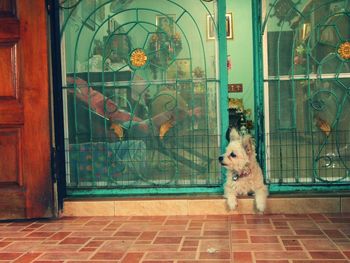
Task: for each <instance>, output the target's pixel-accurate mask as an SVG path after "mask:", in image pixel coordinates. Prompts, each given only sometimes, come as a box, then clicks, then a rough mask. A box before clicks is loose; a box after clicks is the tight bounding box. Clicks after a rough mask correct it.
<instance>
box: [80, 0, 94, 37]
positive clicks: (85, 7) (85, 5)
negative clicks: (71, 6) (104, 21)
mask: <svg viewBox="0 0 350 263" xmlns="http://www.w3.org/2000/svg"><path fill="white" fill-rule="evenodd" d="M81 3H82V4H81V19H82V20H83V23H84V25H85V26H86V27H87V28H89V29H91V30H92V31H94V30H95V26H96V22H95V19H96V14H95V9H96V0H84V1H82V2H81ZM92 13H93V14H92ZM90 14H92V15H91V16H90ZM89 16H90V18H88V17H89ZM87 18H88V19H87Z"/></svg>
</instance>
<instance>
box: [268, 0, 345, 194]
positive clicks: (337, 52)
mask: <svg viewBox="0 0 350 263" xmlns="http://www.w3.org/2000/svg"><path fill="white" fill-rule="evenodd" d="M266 6H267V9H266V10H264V12H265V13H266V16H265V20H264V23H263V29H262V32H264V33H265V34H264V37H265V40H266V42H265V43H266V44H267V45H266V49H265V50H266V52H265V54H264V55H265V61H266V63H265V65H264V70H265V76H266V77H265V79H264V82H265V84H264V85H265V93H264V96H265V115H266V117H265V120H266V122H265V129H266V131H267V133H266V136H265V143H266V173H267V180H268V182H269V183H270V184H271V187H272V188H274V189H277V190H280V189H289V190H290V189H292V188H288V186H295V188H294V189H308V188H303V187H304V186H306V187H307V186H309V189H311V188H314V187H316V189H317V186H319V187H318V189H321V188H322V187H321V185H324V186H329V185H334V186H346V185H349V183H350V151H349V149H350V124H349V123H350V118H349V117H350V115H349V114H348V112H349V110H350V96H349V95H350V94H349V88H350V86H349V84H350V49H348V46H349V45H350V44H348V43H349V39H350V3H349V1H306V2H305V1H292V0H277V1H276V0H274V1H266ZM329 189H331V188H329Z"/></svg>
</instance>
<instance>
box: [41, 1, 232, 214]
mask: <svg viewBox="0 0 350 263" xmlns="http://www.w3.org/2000/svg"><path fill="white" fill-rule="evenodd" d="M48 1H49V2H50V6H51V7H50V10H51V12H50V14H51V21H50V30H51V32H50V36H51V51H52V52H51V59H52V72H51V75H52V87H53V88H52V94H53V98H52V101H53V107H52V111H53V115H54V117H53V121H54V142H55V143H54V148H53V153H52V154H53V158H52V159H53V173H54V178H55V179H56V182H57V192H58V206H59V209H63V206H64V199H65V198H66V197H67V189H66V160H65V150H66V149H65V143H64V114H63V94H62V77H61V75H62V74H61V73H62V70H61V69H62V68H61V36H60V32H61V31H60V21H59V16H60V15H59V4H58V1H57V0H56V1H55V0H48ZM217 8H218V14H219V15H218V21H219V22H218V45H219V47H218V50H220V52H219V64H218V66H219V79H220V83H219V90H220V93H219V97H218V108H219V110H220V130H221V137H220V140H221V143H220V144H221V151H224V149H225V147H226V138H225V132H226V130H227V128H228V111H227V106H228V101H227V98H228V90H227V83H228V76H227V43H226V16H225V14H226V0H224V1H218V3H217ZM224 172H225V171H224V169H222V172H221V175H222V176H224ZM173 190H174V192H173V193H175V194H187V193H188V191H179V190H178V188H175V189H173ZM173 190H172V189H170V192H172V191H173ZM127 192H128V193H127V194H128V195H130V194H131V195H132V194H137V195H139V194H140V191H138V190H136V191H131V190H130V189H128V190H127ZM222 192H223V185H221V186H220V187H216V188H213V187H209V188H208V187H197V189H196V191H193V189H192V190H191V193H208V194H209V193H222ZM118 193H119V194H123V193H124V192H121V191H119V192H118ZM152 193H153V192H152ZM155 193H157V194H158V193H161V192H157V191H156V192H155ZM90 194H91V192H89V191H88V190H87V191H81V195H82V196H86V195H90ZM107 194H109V192H108V193H107ZM143 194H145V193H144V192H143ZM102 195H103V191H102Z"/></svg>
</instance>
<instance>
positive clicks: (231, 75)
mask: <svg viewBox="0 0 350 263" xmlns="http://www.w3.org/2000/svg"><path fill="white" fill-rule="evenodd" d="M226 7H227V12H231V13H232V16H233V35H234V38H233V40H228V41H227V54H228V55H229V56H230V58H231V61H232V69H231V70H229V71H228V83H229V84H231V83H242V84H243V92H242V93H229V97H230V98H238V99H243V105H244V108H245V109H251V110H252V119H253V120H254V111H253V109H254V78H253V32H252V2H251V0H227V4H226Z"/></svg>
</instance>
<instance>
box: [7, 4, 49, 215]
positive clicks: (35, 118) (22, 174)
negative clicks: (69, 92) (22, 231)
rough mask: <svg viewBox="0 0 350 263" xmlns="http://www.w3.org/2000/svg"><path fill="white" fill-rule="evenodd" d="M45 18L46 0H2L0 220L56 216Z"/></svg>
mask: <svg viewBox="0 0 350 263" xmlns="http://www.w3.org/2000/svg"><path fill="white" fill-rule="evenodd" d="M16 3H17V6H16ZM18 18H20V19H18ZM46 22H47V21H46V7H45V0H38V1H17V2H16V1H14V0H2V1H1V3H0V60H1V61H2V63H1V64H0V83H1V84H0V156H1V158H0V211H1V212H0V219H10V218H38V217H50V216H52V207H53V206H52V204H53V197H52V182H51V171H50V118H49V76H48V50H47V31H46V26H47V23H46Z"/></svg>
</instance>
